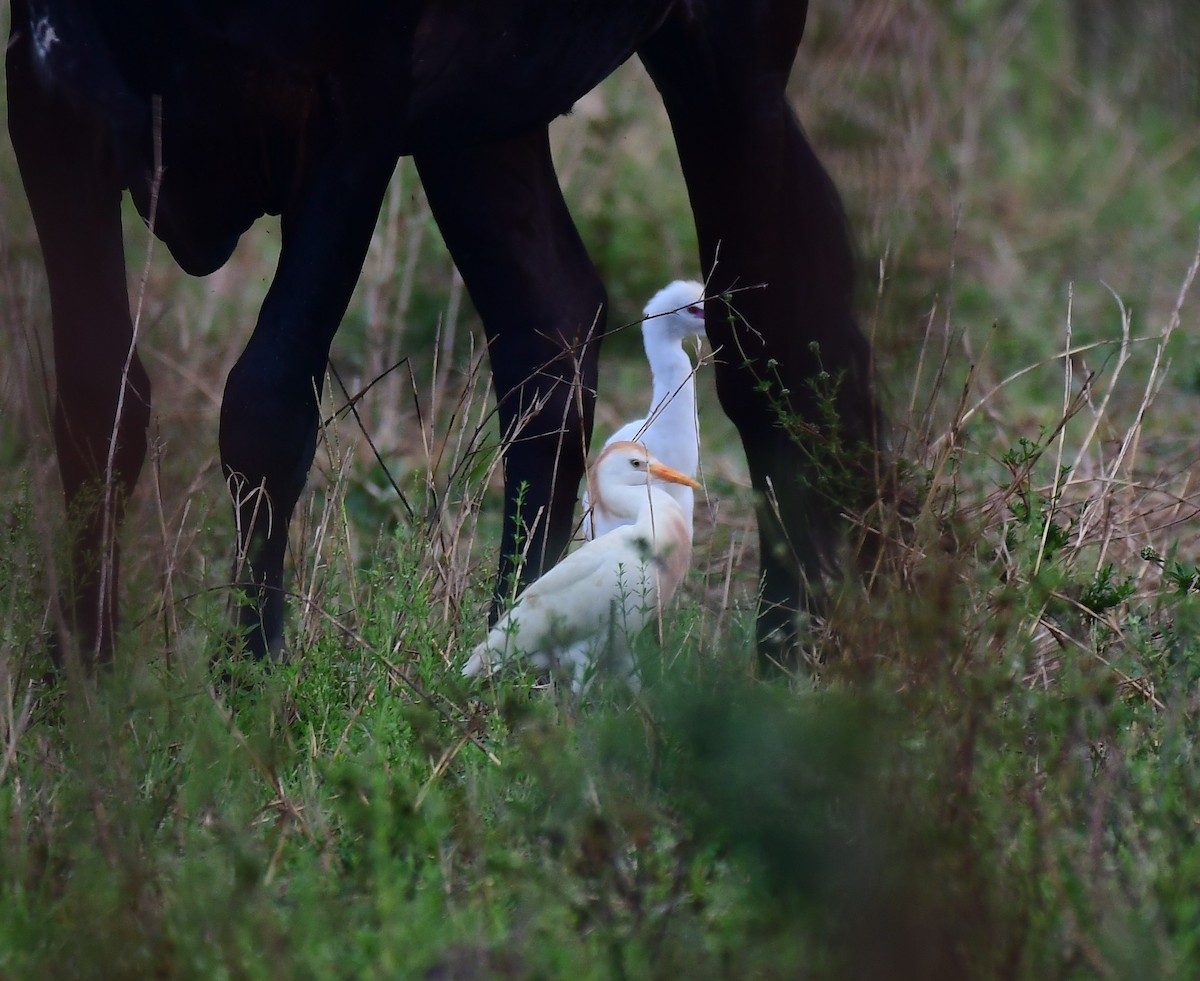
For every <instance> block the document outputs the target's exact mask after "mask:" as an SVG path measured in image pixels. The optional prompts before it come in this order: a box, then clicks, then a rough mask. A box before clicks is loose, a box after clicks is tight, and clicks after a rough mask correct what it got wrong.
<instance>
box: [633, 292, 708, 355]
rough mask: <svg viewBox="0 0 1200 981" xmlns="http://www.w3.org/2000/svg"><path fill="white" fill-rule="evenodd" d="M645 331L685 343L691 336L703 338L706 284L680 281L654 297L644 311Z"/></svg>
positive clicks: (643, 328) (643, 322) (643, 327)
mask: <svg viewBox="0 0 1200 981" xmlns="http://www.w3.org/2000/svg"><path fill="white" fill-rule="evenodd" d="M642 315H643V316H644V317H645V319H644V320H643V321H642V330H643V331H647V332H649V331H655V332H658V333H660V334H661V335H662V336H663V337H668V338H671V339H673V340H679V341H681V340H683V339H684V338H685V337H689V336H691V335H699V336H701V337H702V336H704V284H703V283H697V282H695V281H693V280H687V279H677V280H675V282H673V283H671V284H670V285H669V286H664V287H663V288H662V289H661V290H659V291H658V292H657V293H655V294H654V296H653V297H652V298H651V299H650V302H649V303H647V304H646V308H645V309H644V310H643V311H642Z"/></svg>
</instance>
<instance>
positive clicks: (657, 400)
mask: <svg viewBox="0 0 1200 981" xmlns="http://www.w3.org/2000/svg"><path fill="white" fill-rule="evenodd" d="M642 343H643V345H644V346H645V348H646V360H647V361H649V362H650V372H651V374H652V375H653V376H654V400H653V402H652V403H651V405H652V406H653V407H654V411H655V414H656V415H657V414H660V413H664V412H665V413H667V414H668V415H679V416H681V417H686V418H687V419H688V420H689V423H690V421H691V420H692V419H693V418H694V417H695V411H696V387H695V385H694V384H693V379H692V359H691V358H689V357H688V356H687V352H686V351H684V349H683V342H682V341H679V340H677V339H675V338H668V337H661V336H656V335H654V334H652V333H649V332H646V331H643V337H642Z"/></svg>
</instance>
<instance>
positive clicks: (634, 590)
mask: <svg viewBox="0 0 1200 981" xmlns="http://www.w3.org/2000/svg"><path fill="white" fill-rule="evenodd" d="M688 484H690V485H692V486H695V481H693V480H691V478H689V477H687V476H685V475H684V474H682V473H680V472H679V471H677V470H674V469H673V468H671V467H668V466H666V465H665V464H663V463H661V462H659V461H658V460H656V459H655V458H654V457H653V456H652V455H651V454H650V453H648V452H647V450H646V448H645V447H644V446H642V445H640V444H639V443H633V442H629V441H620V442H616V443H613V444H611V445H609V446H607V447H605V449H604V451H603V452H602V453H601V454H600V457H599V459H598V460H597V461H596V466H595V467H594V468H593V481H592V493H593V497H594V499H595V500H596V502H597V503H598V504H599V503H603V505H604V507H605V509H606V510H607V511H608V512H610V513H612V514H613V515H614V516H616V517H618V518H619V519H621V520H622V521H623V522H627V523H624V524H622V525H621V526H619V527H617V528H615V529H614V530H613V531H611V532H609V533H607V534H605V535H602V536H600V537H598V538H596V539H594V540H593V541H590V542H586V543H584V544H583V545H582V546H581V547H580V548H579V549H577V550H576V551H575V552H573V553H571V554H570V555H568V556H567V557H566V558H564V559H563V560H562V561H561V562H559V563H558V565H556V566H554V567H553V568H552V569H550V571H549V572H547V573H546V574H545V575H543V576H542V577H541V578H540V579H538V580H537V581H536V582H534V583H533V584H531V585H530V586H529V587H528V588H527V589H526V590H525V591H524V592H523V593H522V594H521V595H520V596H519V597H518V598H517V602H516V605H514V606H513V608H512V609H511V610H509V611H508V612H507V613H506V614H505V615H504V616H503V617H501V618H500V620H499V621H498V622H497V623H496V625H495V626H494V627H492V629H491V631H489V633H488V635H487V637H486V638H485V639H484V640H483V641H482V642H481V643H480V644H479V645H478V646H477V647H476V648H475V650H474V651H472V653H471V657H470V659H469V660H468V661H467V663H466V666H465V667H464V668H463V674H464V675H465V676H467V677H476V676H480V675H489V674H491V673H492V672H493V671H495V670H496V669H497V668H499V667H500V666H502V665H503V664H505V663H507V662H508V661H510V660H512V659H514V658H521V657H523V658H525V659H526V660H527V661H528V662H529V663H530V664H531V665H532V666H534V667H535V668H539V669H549V670H550V671H552V672H554V673H556V674H558V675H560V676H565V677H566V678H567V680H569V681H570V682H571V683H572V685H573V686H574V687H575V688H576V690H580V689H581V688H582V687H583V686H584V685H586V683H587V681H588V680H589V678H590V675H591V674H592V673H593V672H594V671H595V669H597V668H599V667H601V666H602V665H604V664H606V659H607V663H611V664H612V666H613V668H614V669H616V670H617V671H619V672H621V673H624V674H626V675H628V672H629V670H630V668H631V664H630V657H629V643H630V641H631V640H632V638H633V637H634V636H635V635H636V634H637V633H638V632H639V631H640V630H641V629H642V628H643V627H644V626H645V625H646V624H647V623H649V622H650V621H651V619H652V618H654V616H655V615H656V614H657V613H658V612H659V611H660V610H661V609H662V607H663V605H664V604H665V603H666V602H667V601H668V600H669V599H670V598H671V596H672V595H673V594H674V592H675V590H676V589H677V588H678V586H679V584H680V582H681V581H682V580H683V577H684V575H685V574H686V573H687V569H688V564H689V563H690V561H691V554H692V543H691V534H690V531H689V528H688V522H687V521H686V520H685V517H684V514H683V511H682V510H681V508H680V507H679V505H678V503H677V502H676V501H675V500H674V498H672V497H671V495H670V494H669V493H667V491H666V488H667V487H673V486H676V485H685V486H686V485H688ZM631 680H632V679H631Z"/></svg>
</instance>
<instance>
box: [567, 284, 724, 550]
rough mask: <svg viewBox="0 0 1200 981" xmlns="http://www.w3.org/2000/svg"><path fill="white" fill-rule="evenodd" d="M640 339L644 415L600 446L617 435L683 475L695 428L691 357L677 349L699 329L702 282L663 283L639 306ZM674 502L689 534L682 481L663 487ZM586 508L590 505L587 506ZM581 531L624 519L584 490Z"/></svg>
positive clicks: (688, 468)
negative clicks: (648, 389)
mask: <svg viewBox="0 0 1200 981" xmlns="http://www.w3.org/2000/svg"><path fill="white" fill-rule="evenodd" d="M642 313H643V316H644V319H643V321H642V344H643V346H644V347H645V348H646V360H647V361H649V362H650V374H651V376H652V377H653V379H654V393H653V395H652V396H651V398H650V411H649V412H648V413H647V414H646V417H645V418H644V419H635V420H634V421H633V422H627V423H626V424H625V425H624V426H622V427H621V428H620V429H618V430H617V431H616V432H615V433H613V434H612V436H610V437H609V438H608V441H607V442H606V443H605V444H604V445H605V446H606V447H608V446H611V445H613V444H614V443H617V442H620V441H623V440H636V441H637V442H639V443H642V444H644V445H645V446H646V448H647V449H648V450H649V451H650V452H651V453H652V454H653V455H654V456H655V457H657V458H658V459H659V460H661V461H662V462H663V463H665V464H666V465H667V466H669V467H672V468H673V469H675V470H678V471H679V472H680V473H683V474H686V475H687V476H689V477H694V476H695V475H696V470H697V468H698V467H699V465H700V430H699V426H698V423H697V420H696V382H695V374H694V372H693V370H692V361H691V358H689V357H688V355H687V352H686V351H684V349H683V341H684V339H685V338H687V337H692V336H697V337H698V336H701V335H703V334H704V284H703V283H696V282H692V281H690V280H682V279H680V280H676V281H675V282H673V283H671V284H670V285H669V286H665V287H663V288H662V289H661V290H659V291H658V292H657V293H655V294H654V297H653V298H652V299H651V300H650V302H649V303H647V304H646V308H645V310H643V311H642ZM663 490H665V491H666V493H668V494H670V495H671V497H673V498H674V499H675V500H676V501H677V502H678V504H679V507H680V508H681V509H682V511H683V516H684V519H685V520H686V522H687V531H688V538H689V540H690V539H691V535H692V508H693V490H692V487H691V486H689V485H687V484H671V485H668V486H665V487H663ZM589 508H590V510H589ZM583 510H584V535H585V536H586V537H587V538H596V537H598V536H600V535H604V534H607V533H608V532H610V531H612V530H613V529H614V528H616V527H618V526H620V525H623V524H628V523H629V522H631V521H633V520H634V518H633V517H629V518H627V519H624V520H618V519H616V518H615V517H614V516H613V515H611V514H609V513H607V512H606V511H604V510H601V509H600V508H597V507H595V502H594V501H589V498H588V495H587V493H586V492H585V494H584V498H583Z"/></svg>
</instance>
